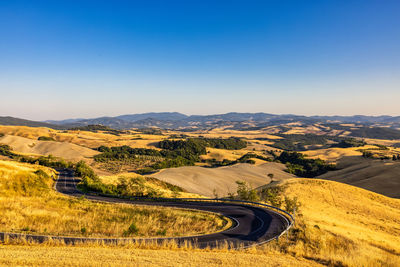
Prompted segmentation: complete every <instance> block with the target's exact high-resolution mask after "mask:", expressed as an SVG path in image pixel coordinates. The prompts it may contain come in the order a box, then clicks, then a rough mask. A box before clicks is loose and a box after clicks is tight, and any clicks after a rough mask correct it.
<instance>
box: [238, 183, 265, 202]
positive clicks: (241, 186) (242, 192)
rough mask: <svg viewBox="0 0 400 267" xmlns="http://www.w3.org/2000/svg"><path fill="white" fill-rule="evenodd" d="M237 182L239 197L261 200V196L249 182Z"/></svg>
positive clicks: (248, 199)
mask: <svg viewBox="0 0 400 267" xmlns="http://www.w3.org/2000/svg"><path fill="white" fill-rule="evenodd" d="M236 184H237V186H238V187H237V191H236V193H237V197H238V198H239V199H241V200H246V201H259V200H260V197H259V196H258V194H257V191H256V190H255V189H252V188H251V187H250V186H249V184H248V183H246V182H244V181H236Z"/></svg>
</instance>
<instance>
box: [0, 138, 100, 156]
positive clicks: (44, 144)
mask: <svg viewBox="0 0 400 267" xmlns="http://www.w3.org/2000/svg"><path fill="white" fill-rule="evenodd" d="M0 143H2V144H6V145H9V146H11V147H12V149H13V150H14V151H15V152H18V153H24V154H35V155H50V154H51V155H53V156H55V157H62V158H64V159H66V160H73V161H78V160H81V159H87V158H89V157H93V156H94V155H96V154H98V152H97V151H94V150H92V149H90V148H86V147H82V146H78V145H75V144H71V143H67V142H55V141H39V140H32V139H29V138H24V137H19V136H12V135H5V136H3V137H0Z"/></svg>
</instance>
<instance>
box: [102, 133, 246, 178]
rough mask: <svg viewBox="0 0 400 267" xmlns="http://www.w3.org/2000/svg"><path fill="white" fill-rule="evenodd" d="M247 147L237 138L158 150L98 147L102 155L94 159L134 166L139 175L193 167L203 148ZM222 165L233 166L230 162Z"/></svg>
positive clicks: (165, 144)
mask: <svg viewBox="0 0 400 267" xmlns="http://www.w3.org/2000/svg"><path fill="white" fill-rule="evenodd" d="M246 145H247V143H246V142H245V141H243V140H240V139H238V138H227V139H218V138H215V139H214V138H188V139H185V140H163V141H160V142H159V143H158V147H159V148H161V150H156V149H148V148H131V147H129V146H119V147H106V146H100V147H99V148H98V149H97V150H98V151H100V152H101V154H98V155H96V156H94V160H95V161H96V162H100V163H110V162H111V163H116V164H117V163H118V162H124V163H126V164H130V165H132V166H134V168H135V171H136V172H137V173H139V174H146V173H151V172H154V171H156V170H160V169H165V168H175V167H181V166H193V165H194V164H195V163H196V162H200V161H201V160H200V155H205V154H207V149H206V147H213V148H223V149H241V148H244V147H246ZM224 164H225V165H226V164H232V162H230V161H226V162H224Z"/></svg>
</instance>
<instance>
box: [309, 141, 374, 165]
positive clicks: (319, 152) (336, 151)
mask: <svg viewBox="0 0 400 267" xmlns="http://www.w3.org/2000/svg"><path fill="white" fill-rule="evenodd" d="M371 148H376V146H373V145H366V146H362V147H348V148H340V147H333V148H326V149H315V150H308V151H304V152H302V153H303V154H305V155H307V156H308V157H310V158H320V159H322V160H326V161H329V162H337V161H338V160H340V159H341V158H343V157H350V156H362V152H360V151H359V150H361V149H371Z"/></svg>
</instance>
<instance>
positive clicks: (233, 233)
mask: <svg viewBox="0 0 400 267" xmlns="http://www.w3.org/2000/svg"><path fill="white" fill-rule="evenodd" d="M78 181H79V180H78V179H76V178H75V177H74V175H73V172H72V171H69V170H61V171H60V175H59V177H58V179H57V181H56V184H55V189H56V190H57V191H58V192H60V193H62V194H65V195H69V196H74V197H82V196H84V197H85V198H86V199H89V200H93V201H103V202H111V203H128V204H135V205H152V206H153V205H154V206H164V207H176V208H184V209H196V210H203V211H209V212H215V213H219V214H221V215H223V216H226V217H228V218H230V219H232V221H233V225H232V227H231V228H229V229H226V230H224V231H222V232H218V233H213V234H207V235H199V236H185V237H174V238H129V239H128V238H84V237H59V236H55V237H51V238H52V239H56V240H62V241H63V242H65V243H67V244H74V243H78V242H87V241H101V242H105V243H123V242H126V241H128V240H129V241H132V240H134V241H142V242H147V241H151V242H160V243H161V242H163V241H165V240H175V241H176V242H177V243H178V244H182V243H190V244H192V245H194V246H196V247H199V248H206V247H216V246H219V245H221V244H228V246H229V247H231V248H245V247H250V246H254V245H258V244H262V243H265V242H268V241H269V240H272V239H274V238H277V237H279V236H280V235H281V234H282V232H284V231H285V230H286V229H287V228H288V226H289V225H288V223H289V221H288V219H287V218H286V217H285V216H283V215H282V214H280V213H278V212H276V211H273V210H270V209H267V208H261V207H255V206H251V205H245V204H234V203H232V204H231V203H222V202H199V201H168V200H167V201H165V200H164V201H161V200H160V201H146V200H129V199H120V198H114V197H109V196H102V195H96V194H83V193H82V192H81V191H79V190H77V188H76V185H77V183H78ZM139 227H140V226H139ZM21 235H22V234H14V233H0V241H1V240H4V239H5V238H6V236H8V237H10V238H18V237H20V236H21ZM23 236H25V237H26V238H28V239H32V240H35V241H37V242H44V241H46V240H48V239H49V236H42V235H23Z"/></svg>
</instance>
